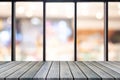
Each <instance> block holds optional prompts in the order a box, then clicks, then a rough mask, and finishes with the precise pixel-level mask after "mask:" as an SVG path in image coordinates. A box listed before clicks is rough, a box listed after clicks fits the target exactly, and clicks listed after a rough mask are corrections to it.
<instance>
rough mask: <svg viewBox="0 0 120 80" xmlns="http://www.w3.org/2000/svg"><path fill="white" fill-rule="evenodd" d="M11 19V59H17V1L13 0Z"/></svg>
mask: <svg viewBox="0 0 120 80" xmlns="http://www.w3.org/2000/svg"><path fill="white" fill-rule="evenodd" d="M11 17H12V18H11V19H12V20H11V21H12V31H11V34H12V35H11V45H12V49H11V61H15V1H14V0H12V13H11Z"/></svg>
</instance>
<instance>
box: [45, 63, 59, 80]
mask: <svg viewBox="0 0 120 80" xmlns="http://www.w3.org/2000/svg"><path fill="white" fill-rule="evenodd" d="M59 66H60V65H59V62H58V61H57V62H53V64H52V66H51V68H50V70H49V73H48V76H47V80H59V75H60V74H59Z"/></svg>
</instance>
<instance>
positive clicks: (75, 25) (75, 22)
mask: <svg viewBox="0 0 120 80" xmlns="http://www.w3.org/2000/svg"><path fill="white" fill-rule="evenodd" d="M74 3H75V7H74V9H75V11H74V17H75V19H74V27H75V31H74V32H75V33H74V61H77V1H76V0H75V1H74Z"/></svg>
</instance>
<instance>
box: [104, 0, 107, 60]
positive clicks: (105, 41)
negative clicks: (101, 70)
mask: <svg viewBox="0 0 120 80" xmlns="http://www.w3.org/2000/svg"><path fill="white" fill-rule="evenodd" d="M104 61H108V1H105V2H104Z"/></svg>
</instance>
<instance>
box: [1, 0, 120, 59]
mask: <svg viewBox="0 0 120 80" xmlns="http://www.w3.org/2000/svg"><path fill="white" fill-rule="evenodd" d="M5 1H8V0H5ZM76 1H77V2H76ZM109 1H113V0H109ZM115 1H118V0H115ZM11 3H12V4H11ZM108 3H109V4H108ZM14 4H15V5H14ZM108 9H109V10H108ZM0 11H1V12H0V60H1V61H10V60H17V61H41V60H44V61H45V60H47V61H73V60H78V61H103V60H110V61H119V60H120V54H119V44H120V40H119V35H120V34H119V33H120V31H119V29H120V28H119V27H120V25H119V15H120V2H114V1H113V2H108V1H106V0H90V1H89V0H41V1H40V0H16V1H10V2H1V1H0ZM14 11H15V13H14ZM107 11H108V12H107ZM11 12H12V13H11ZM11 14H12V16H11ZM108 14H109V15H108ZM108 18H109V20H108ZM14 21H15V22H14ZM108 22H109V25H108ZM14 23H15V24H14ZM108 26H109V27H108ZM14 30H15V31H14ZM11 33H12V34H11ZM14 37H15V39H14ZM14 43H15V44H14ZM14 50H15V52H14ZM14 56H15V58H14Z"/></svg>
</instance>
